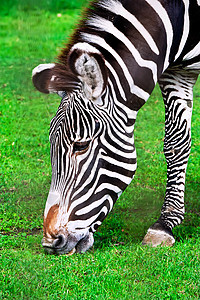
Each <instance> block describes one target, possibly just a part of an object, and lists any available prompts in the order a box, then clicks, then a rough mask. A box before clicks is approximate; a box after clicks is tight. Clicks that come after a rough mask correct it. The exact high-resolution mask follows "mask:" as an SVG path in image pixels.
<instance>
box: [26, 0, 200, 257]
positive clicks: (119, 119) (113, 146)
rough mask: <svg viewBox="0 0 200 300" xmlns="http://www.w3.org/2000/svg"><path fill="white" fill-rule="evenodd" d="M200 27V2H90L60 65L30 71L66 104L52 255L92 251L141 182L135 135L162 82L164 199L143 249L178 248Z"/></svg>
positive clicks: (52, 211) (47, 230)
mask: <svg viewBox="0 0 200 300" xmlns="http://www.w3.org/2000/svg"><path fill="white" fill-rule="evenodd" d="M199 26H200V1H199V0H174V1H170V0H137V1H132V0H98V1H94V2H91V4H90V7H89V8H88V9H87V11H86V12H85V14H84V16H83V18H82V20H81V21H80V24H79V26H78V27H77V29H76V30H75V31H74V33H73V34H72V36H71V39H70V40H69V42H68V43H67V45H66V46H65V47H64V49H63V50H62V51H61V53H60V54H59V56H58V61H57V62H56V63H50V64H41V65H39V66H38V67H36V68H35V69H34V70H33V73H32V80H33V84H34V85H35V87H36V88H37V89H38V90H39V91H40V92H43V93H57V94H58V95H59V96H61V102H60V105H59V107H58V110H57V113H56V115H55V117H54V118H53V119H52V121H51V124H50V134H49V139H50V144H51V165H52V180H51V186H50V191H49V195H48V198H47V202H46V206H45V211H44V234H43V239H42V245H43V246H44V248H45V250H46V251H47V252H49V253H55V254H67V253H68V254H71V253H74V252H78V253H81V252H85V251H87V250H88V249H89V248H90V247H92V245H93V242H94V237H93V233H94V232H95V231H96V230H97V228H98V227H99V226H100V225H101V223H102V222H103V220H104V219H105V217H106V216H107V215H108V213H109V212H110V211H111V210H112V207H113V205H114V204H115V202H116V200H117V199H118V198H119V196H120V195H121V193H122V192H123V191H124V190H125V188H126V187H127V186H128V185H129V184H130V182H131V181H132V179H133V177H134V175H135V171H136V167H137V161H136V149H135V144H134V125H135V121H136V117H137V113H138V111H139V109H140V108H141V107H142V106H143V105H144V104H145V103H146V101H147V99H148V98H149V96H150V94H151V93H152V91H153V89H154V87H155V85H156V83H157V82H158V84H159V86H160V89H161V92H162V95H163V99H164V105H165V139H164V154H165V157H166V161H167V184H166V195H165V200H164V204H163V206H162V209H161V215H160V217H159V219H158V220H157V221H156V222H155V223H154V224H153V225H152V226H151V227H150V228H149V229H148V231H147V233H146V235H145V237H144V239H143V242H142V243H143V245H150V246H152V247H156V246H158V245H162V246H163V245H165V246H172V245H173V244H174V243H175V238H174V236H173V233H172V229H173V228H174V227H175V226H177V225H179V224H180V223H181V222H182V220H183V218H184V186H185V175H186V167H187V162H188V157H189V153H190V148H191V115H192V106H193V86H194V84H195V82H196V80H197V77H198V74H199V72H200V31H199Z"/></svg>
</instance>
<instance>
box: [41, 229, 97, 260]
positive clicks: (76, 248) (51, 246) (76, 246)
mask: <svg viewBox="0 0 200 300" xmlns="http://www.w3.org/2000/svg"><path fill="white" fill-rule="evenodd" d="M64 241H65V243H64ZM93 243H94V238H93V233H91V232H89V233H88V234H87V235H86V236H85V237H83V238H82V239H80V240H79V241H78V242H77V241H76V242H75V241H74V240H73V241H67V240H65V239H64V237H63V236H59V237H58V238H56V240H54V241H53V242H51V243H50V242H47V241H45V239H44V238H43V240H42V246H43V247H44V250H45V252H46V253H48V254H55V255H62V254H65V255H67V256H70V255H72V254H74V253H75V252H76V253H84V252H86V251H87V250H88V249H89V248H91V247H92V246H93Z"/></svg>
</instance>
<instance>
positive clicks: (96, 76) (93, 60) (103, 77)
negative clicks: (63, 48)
mask: <svg viewBox="0 0 200 300" xmlns="http://www.w3.org/2000/svg"><path fill="white" fill-rule="evenodd" d="M68 64H69V66H70V69H71V70H72V72H73V73H74V74H76V75H77V76H78V78H79V79H80V80H81V82H82V83H83V88H84V92H85V94H86V96H87V98H89V99H91V100H95V99H97V98H98V97H100V96H101V95H102V93H103V91H104V89H105V87H106V84H107V79H108V76H107V68H106V66H105V60H104V58H103V55H102V54H101V53H100V52H99V51H98V50H97V49H96V48H95V47H93V46H91V45H89V44H88V43H77V44H75V45H74V46H73V47H72V49H71V51H70V53H69V59H68Z"/></svg>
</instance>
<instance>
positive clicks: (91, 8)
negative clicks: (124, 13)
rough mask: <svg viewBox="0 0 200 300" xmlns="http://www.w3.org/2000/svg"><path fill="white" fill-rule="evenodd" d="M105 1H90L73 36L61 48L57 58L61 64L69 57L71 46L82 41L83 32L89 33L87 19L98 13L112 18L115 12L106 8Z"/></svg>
mask: <svg viewBox="0 0 200 300" xmlns="http://www.w3.org/2000/svg"><path fill="white" fill-rule="evenodd" d="M103 4H104V1H103V0H102V1H97V0H93V1H89V5H88V7H86V8H84V9H83V11H82V13H81V17H80V21H79V23H78V24H77V26H76V27H75V29H74V32H73V33H72V34H71V36H70V37H69V39H68V42H67V43H66V44H65V45H64V47H63V48H62V49H61V53H60V54H59V55H58V57H57V59H58V61H59V62H60V63H61V64H66V62H67V61H68V58H69V52H70V50H71V48H72V47H73V46H74V44H76V43H78V42H82V36H81V34H82V33H84V32H85V33H89V32H90V29H89V27H88V24H87V21H88V19H89V18H90V17H92V16H94V15H97V14H98V16H101V17H105V18H106V19H107V18H112V17H113V14H112V13H110V12H109V11H107V10H106V9H105V8H104V5H103Z"/></svg>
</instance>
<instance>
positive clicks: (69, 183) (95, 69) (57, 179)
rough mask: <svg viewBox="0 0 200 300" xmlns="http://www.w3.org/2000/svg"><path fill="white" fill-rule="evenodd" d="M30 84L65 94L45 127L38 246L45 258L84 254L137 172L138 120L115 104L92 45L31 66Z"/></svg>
mask: <svg viewBox="0 0 200 300" xmlns="http://www.w3.org/2000/svg"><path fill="white" fill-rule="evenodd" d="M33 83H34V85H35V86H36V88H37V89H38V90H40V91H41V92H45V93H49V92H57V93H58V94H59V95H61V96H62V100H61V103H60V106H59V108H58V111H57V113H56V115H55V117H54V118H53V119H52V121H51V125H50V143H51V164H52V182H51V187H50V191H49V195H48V199H47V202H46V207H45V212H44V236H43V240H42V244H43V246H44V247H45V249H46V250H47V251H48V252H49V253H57V254H63V253H69V252H71V251H74V249H75V250H76V251H77V252H84V251H86V250H88V249H89V248H90V247H91V246H92V245H93V241H94V239H93V233H94V232H95V231H96V229H97V228H98V226H99V225H101V223H102V221H103V220H104V219H105V217H106V216H107V214H108V213H109V212H110V211H111V209H112V207H113V204H114V203H115V201H116V200H117V198H118V197H119V195H120V194H121V192H122V191H123V190H124V189H125V188H126V186H127V185H128V184H129V183H130V182H131V180H132V178H133V175H134V173H135V169H136V154H135V148H134V140H133V126H134V121H135V117H134V114H133V112H132V111H131V110H129V109H128V108H126V107H125V106H123V105H122V104H121V103H120V102H118V101H117V95H116V94H117V89H116V87H115V86H114V85H113V84H112V81H111V79H110V75H109V71H108V68H107V66H106V62H105V60H104V58H103V56H102V55H101V53H100V52H99V51H98V50H97V49H96V48H94V47H93V46H90V45H89V44H86V43H77V44H75V46H73V47H72V49H71V50H70V51H69V54H68V61H67V64H66V65H61V64H45V65H39V66H38V67H36V68H35V69H34V70H33ZM61 91H62V92H61ZM130 114H132V115H131V116H130Z"/></svg>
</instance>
